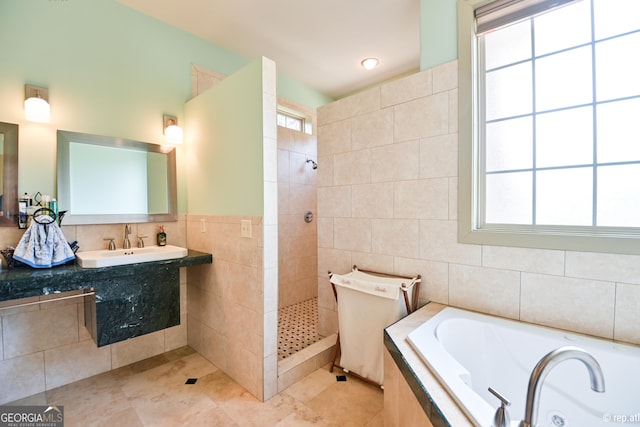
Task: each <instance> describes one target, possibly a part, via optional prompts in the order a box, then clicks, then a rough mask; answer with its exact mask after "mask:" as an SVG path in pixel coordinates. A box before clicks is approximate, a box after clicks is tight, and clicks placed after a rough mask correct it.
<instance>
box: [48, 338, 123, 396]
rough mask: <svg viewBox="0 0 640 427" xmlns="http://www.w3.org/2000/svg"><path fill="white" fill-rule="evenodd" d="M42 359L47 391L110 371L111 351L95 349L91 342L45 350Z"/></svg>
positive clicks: (106, 347) (107, 348)
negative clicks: (43, 359) (44, 366)
mask: <svg viewBox="0 0 640 427" xmlns="http://www.w3.org/2000/svg"><path fill="white" fill-rule="evenodd" d="M44 358H45V363H46V375H45V379H46V388H47V390H51V389H53V388H56V387H60V386H62V385H65V384H69V383H72V382H74V381H78V380H81V379H83V378H88V377H91V376H93V375H97V374H100V373H102V372H107V371H109V370H110V369H111V350H110V349H109V347H108V346H104V347H96V345H95V343H94V342H93V341H92V340H87V341H82V342H79V343H76V344H71V345H65V346H61V347H56V348H53V349H50V350H46V351H45V352H44Z"/></svg>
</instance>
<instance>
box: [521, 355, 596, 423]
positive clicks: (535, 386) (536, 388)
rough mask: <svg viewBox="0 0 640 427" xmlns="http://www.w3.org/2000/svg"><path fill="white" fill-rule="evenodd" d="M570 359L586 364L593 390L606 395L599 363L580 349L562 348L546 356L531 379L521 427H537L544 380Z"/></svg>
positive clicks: (534, 370) (535, 369)
mask: <svg viewBox="0 0 640 427" xmlns="http://www.w3.org/2000/svg"><path fill="white" fill-rule="evenodd" d="M568 359H577V360H579V361H581V362H582V363H584V366H586V367H587V371H589V377H590V379H591V390H593V391H595V392H598V393H604V375H602V369H601V368H600V364H599V363H598V361H597V360H596V359H595V358H594V357H593V356H592V355H590V354H589V353H587V352H586V351H584V350H582V349H579V348H578V347H570V346H567V347H560V348H557V349H555V350H553V351H552V352H550V353H548V354H547V355H545V356H544V357H543V358H542V359H540V361H539V362H538V364H537V365H536V367H535V368H533V371H532V372H531V376H530V377H529V386H528V388H527V403H526V406H525V410H524V420H522V421H520V424H519V427H536V426H537V425H538V424H537V423H538V404H539V401H538V400H539V399H538V398H539V396H540V391H541V390H542V384H543V383H544V379H545V377H546V376H547V374H548V373H549V371H551V370H552V369H553V368H554V367H555V366H556V365H557V364H558V363H561V362H563V361H565V360H568Z"/></svg>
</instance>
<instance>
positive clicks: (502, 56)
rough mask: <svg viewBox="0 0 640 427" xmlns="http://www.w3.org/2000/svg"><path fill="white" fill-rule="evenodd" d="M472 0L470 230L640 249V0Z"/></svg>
mask: <svg viewBox="0 0 640 427" xmlns="http://www.w3.org/2000/svg"><path fill="white" fill-rule="evenodd" d="M473 3H474V1H473V0H471V1H465V0H461V1H460V15H459V16H460V28H459V30H460V37H461V38H460V51H459V61H460V71H461V72H460V94H461V98H460V112H461V120H460V123H461V129H460V150H461V161H462V162H461V197H462V201H461V215H463V216H464V218H459V219H461V221H460V222H461V225H460V227H461V228H460V236H461V240H463V241H470V242H476V243H489V244H506V245H517V246H532V247H548V248H562V249H576V250H591V251H611V252H623V253H640V1H638V0H497V1H494V2H491V3H488V4H483V5H482V6H480V7H475V8H474V7H473ZM476 3H477V2H476ZM485 3H486V2H485ZM465 162H466V163H465ZM463 170H464V172H463Z"/></svg>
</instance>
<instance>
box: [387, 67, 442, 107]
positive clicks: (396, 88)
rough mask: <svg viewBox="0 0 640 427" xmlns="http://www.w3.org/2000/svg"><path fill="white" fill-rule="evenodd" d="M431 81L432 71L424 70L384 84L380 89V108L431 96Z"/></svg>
mask: <svg viewBox="0 0 640 427" xmlns="http://www.w3.org/2000/svg"><path fill="white" fill-rule="evenodd" d="M432 81H433V72H432V70H425V71H421V72H419V73H415V74H412V75H410V76H407V77H405V78H401V79H397V80H393V81H391V82H389V83H385V84H383V85H382V87H381V106H382V107H388V106H390V105H396V104H400V103H403V102H407V101H410V100H412V99H416V98H422V97H424V96H427V95H431V94H432V93H433V89H432Z"/></svg>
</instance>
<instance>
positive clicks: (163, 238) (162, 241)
mask: <svg viewBox="0 0 640 427" xmlns="http://www.w3.org/2000/svg"><path fill="white" fill-rule="evenodd" d="M157 242H158V246H166V245H167V233H165V232H164V225H161V226H160V231H158V236H157Z"/></svg>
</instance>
